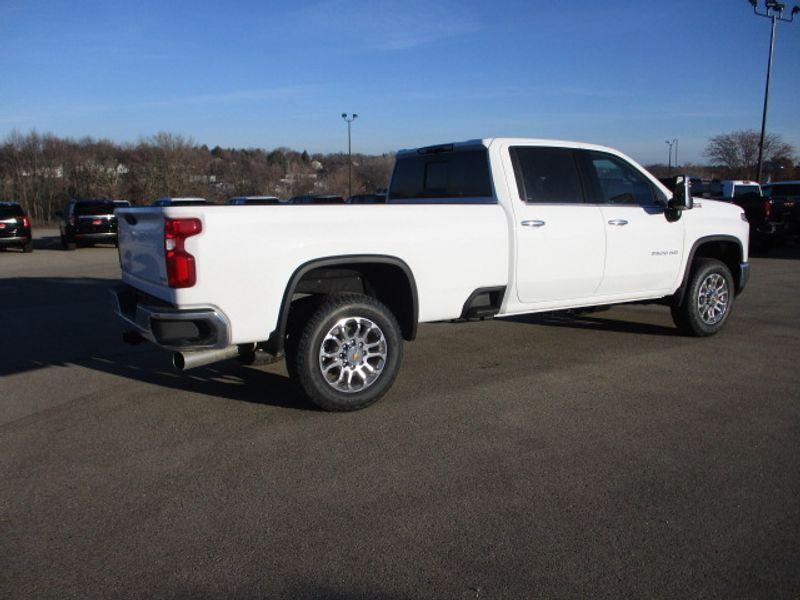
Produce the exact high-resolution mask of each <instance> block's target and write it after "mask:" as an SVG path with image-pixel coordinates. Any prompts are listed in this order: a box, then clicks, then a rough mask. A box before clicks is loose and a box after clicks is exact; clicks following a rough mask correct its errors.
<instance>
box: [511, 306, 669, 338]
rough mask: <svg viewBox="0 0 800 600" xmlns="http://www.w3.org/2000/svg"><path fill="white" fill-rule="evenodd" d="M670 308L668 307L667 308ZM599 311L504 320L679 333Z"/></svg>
mask: <svg viewBox="0 0 800 600" xmlns="http://www.w3.org/2000/svg"><path fill="white" fill-rule="evenodd" d="M665 310H668V309H665ZM597 314H598V313H596V312H595V313H588V314H575V313H567V312H565V313H538V314H532V315H519V316H515V317H507V318H504V319H503V320H504V321H512V322H514V323H528V324H529V325H543V326H545V327H568V328H570V329H590V330H600V331H613V332H617V333H635V334H637V335H642V334H644V335H663V336H675V335H678V330H677V329H676V328H675V327H669V326H666V325H656V324H653V323H638V322H636V321H621V320H619V319H609V318H606V317H598V316H596V315H597Z"/></svg>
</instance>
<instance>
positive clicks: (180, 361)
mask: <svg viewBox="0 0 800 600" xmlns="http://www.w3.org/2000/svg"><path fill="white" fill-rule="evenodd" d="M172 367H173V368H174V369H175V370H176V371H183V369H184V368H185V367H186V360H185V359H184V358H183V353H181V352H175V353H173V354H172Z"/></svg>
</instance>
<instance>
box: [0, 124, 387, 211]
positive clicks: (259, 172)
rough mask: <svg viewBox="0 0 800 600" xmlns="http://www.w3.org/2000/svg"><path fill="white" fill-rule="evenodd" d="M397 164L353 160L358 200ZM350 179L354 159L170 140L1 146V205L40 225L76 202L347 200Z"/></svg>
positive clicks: (30, 136)
mask: <svg viewBox="0 0 800 600" xmlns="http://www.w3.org/2000/svg"><path fill="white" fill-rule="evenodd" d="M393 164H394V156H393V155H382V156H366V155H362V154H354V155H353V193H359V192H374V191H375V190H377V189H379V188H384V187H386V185H387V183H388V180H389V176H390V173H391V168H392V165H393ZM347 179H348V169H347V154H342V153H339V154H309V153H308V152H305V151H303V152H297V151H294V150H289V149H286V148H277V149H275V150H263V149H261V148H247V149H238V148H237V149H234V148H220V147H219V146H217V147H214V148H208V147H207V146H205V145H198V144H196V143H195V142H194V141H193V140H192V139H190V138H185V137H182V136H180V135H174V134H169V133H159V134H157V135H154V136H152V137H149V138H145V139H142V140H140V141H139V142H138V143H136V144H118V143H115V142H111V141H108V140H95V139H92V138H84V139H81V140H74V139H69V138H59V137H56V136H54V135H51V134H39V133H36V132H31V133H27V134H21V133H16V132H15V133H12V134H10V135H9V136H8V137H7V138H6V139H5V140H4V141H3V143H2V145H0V201H3V200H14V201H17V202H20V203H21V204H22V205H23V206H24V207H25V209H26V210H28V213H29V214H30V216H31V218H33V219H34V220H36V221H49V220H52V219H53V218H54V213H55V211H57V210H59V209H60V208H62V207H63V206H64V205H65V204H66V203H67V202H68V201H69V200H70V199H71V198H113V199H120V200H129V201H131V202H132V203H134V204H149V203H150V202H152V201H153V200H155V199H157V198H161V197H164V196H202V197H204V198H208V199H209V200H214V201H223V200H225V199H227V198H229V197H231V196H245V195H275V196H279V197H282V198H286V197H290V196H294V195H298V194H312V193H313V194H322V193H325V194H340V195H346V194H347V192H348V183H347Z"/></svg>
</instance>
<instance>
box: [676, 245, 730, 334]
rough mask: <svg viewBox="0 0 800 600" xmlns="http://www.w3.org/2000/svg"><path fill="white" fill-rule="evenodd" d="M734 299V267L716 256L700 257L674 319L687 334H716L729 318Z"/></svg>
mask: <svg viewBox="0 0 800 600" xmlns="http://www.w3.org/2000/svg"><path fill="white" fill-rule="evenodd" d="M733 301H734V281H733V275H731V272H730V269H728V267H727V266H725V264H724V263H722V262H720V261H718V260H716V259H714V258H698V259H697V260H696V261H695V262H694V265H693V266H692V273H691V275H690V276H689V282H688V287H687V288H686V292H685V293H684V295H683V301H682V302H681V304H680V305H678V306H673V307H672V320H673V321H674V322H675V325H677V327H678V329H679V330H680V332H681V333H683V334H685V335H692V336H697V337H706V336H709V335H714V334H715V333H717V332H718V331H719V330H720V329H722V327H723V326H724V325H725V322H726V321H727V320H728V316H729V315H730V312H731V309H732V308H733Z"/></svg>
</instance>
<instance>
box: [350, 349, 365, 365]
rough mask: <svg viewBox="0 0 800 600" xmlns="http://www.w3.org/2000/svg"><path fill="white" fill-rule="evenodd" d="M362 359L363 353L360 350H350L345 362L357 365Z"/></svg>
mask: <svg viewBox="0 0 800 600" xmlns="http://www.w3.org/2000/svg"><path fill="white" fill-rule="evenodd" d="M363 357H364V353H363V352H362V351H361V349H360V348H350V349H349V350H348V351H347V361H348V362H350V363H352V364H359V363H360V362H361V359H362V358H363Z"/></svg>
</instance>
